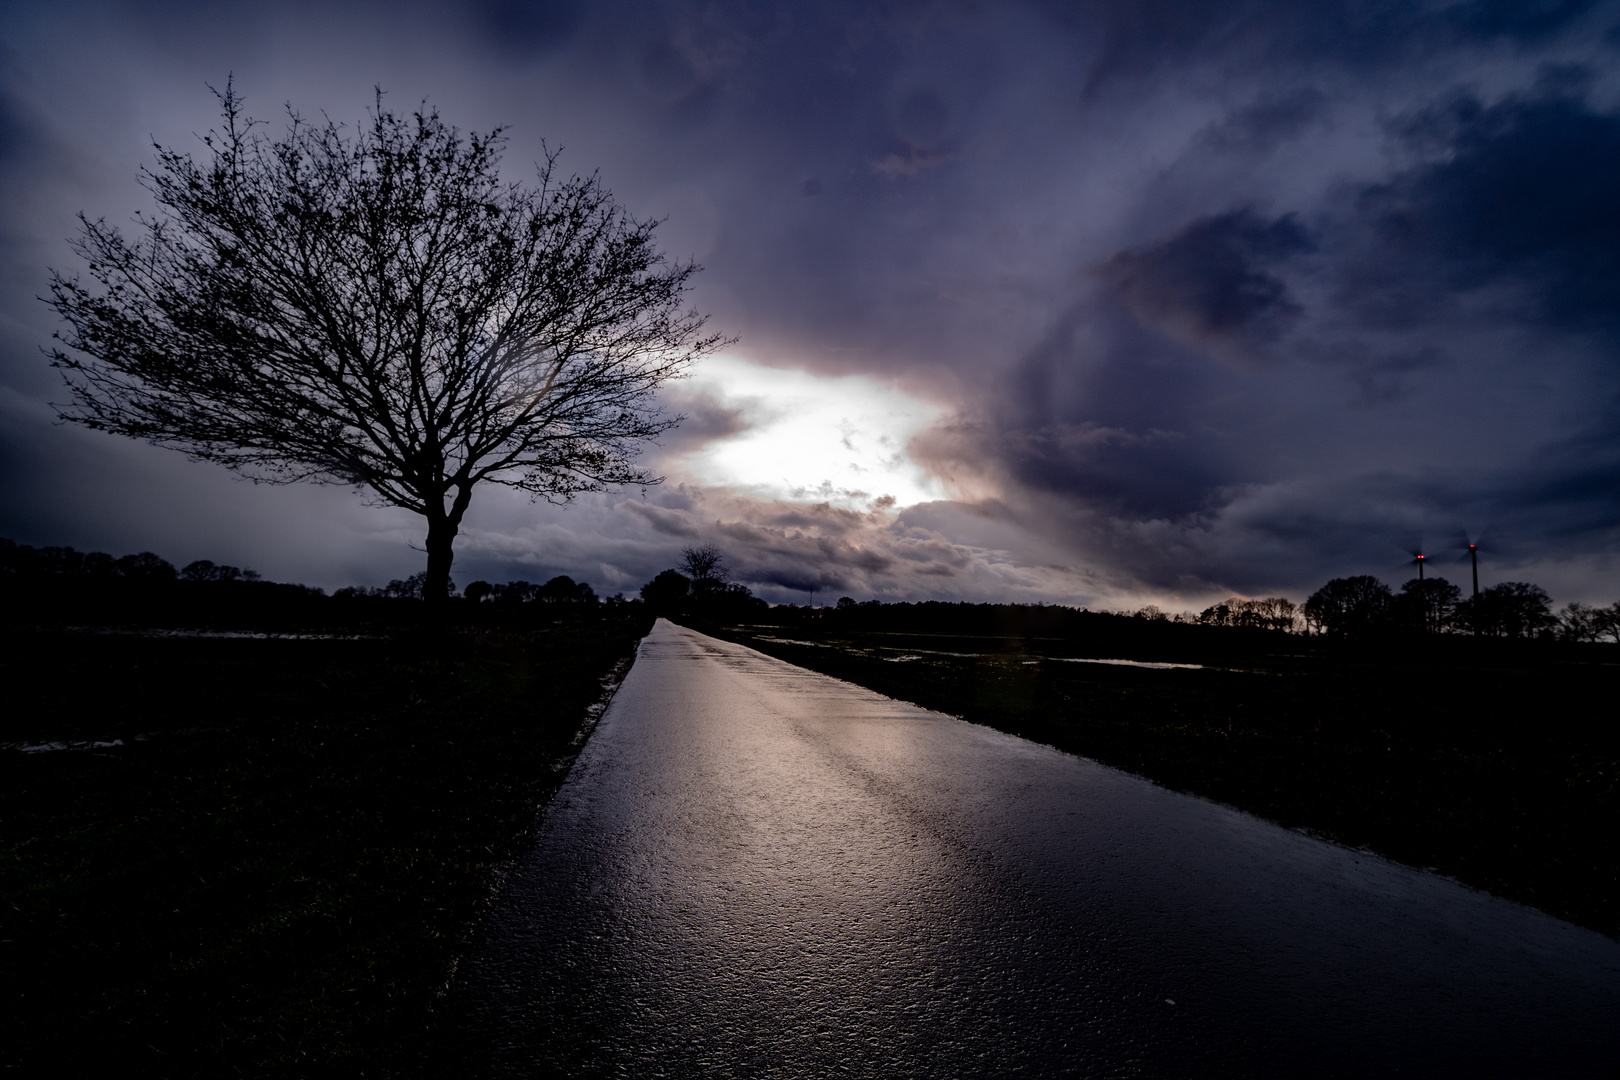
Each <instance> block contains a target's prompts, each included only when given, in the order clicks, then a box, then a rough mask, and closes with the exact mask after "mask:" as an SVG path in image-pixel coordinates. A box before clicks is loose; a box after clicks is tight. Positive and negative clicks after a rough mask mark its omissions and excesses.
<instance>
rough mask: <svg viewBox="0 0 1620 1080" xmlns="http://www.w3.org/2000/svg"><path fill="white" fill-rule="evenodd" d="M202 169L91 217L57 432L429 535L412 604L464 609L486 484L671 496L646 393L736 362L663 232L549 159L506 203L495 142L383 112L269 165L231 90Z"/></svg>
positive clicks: (61, 280)
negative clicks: (131, 447) (333, 499)
mask: <svg viewBox="0 0 1620 1080" xmlns="http://www.w3.org/2000/svg"><path fill="white" fill-rule="evenodd" d="M218 96H219V99H220V105H221V107H222V111H223V127H222V128H221V129H220V130H217V131H212V132H210V133H209V134H208V135H207V136H206V137H205V138H204V139H203V142H204V144H205V146H206V148H207V153H206V154H205V155H204V156H203V160H202V161H201V162H198V161H194V160H193V159H192V157H191V156H190V155H189V154H184V153H181V152H179V151H176V150H172V149H167V148H164V147H161V146H159V147H157V148H156V150H157V166H156V168H155V169H150V170H144V171H143V176H142V183H143V185H144V186H145V187H146V189H147V190H148V191H149V192H150V193H151V194H152V196H153V198H154V199H155V201H156V203H157V206H158V213H157V214H156V215H153V216H144V215H142V216H138V217H137V220H136V227H137V232H138V234H139V235H138V238H137V239H135V240H133V241H131V240H126V239H125V238H124V237H123V236H122V235H121V234H120V233H119V231H118V230H117V229H116V228H114V227H113V226H111V225H108V224H107V223H106V222H105V221H104V220H100V219H96V220H92V219H91V218H89V217H87V216H85V215H82V214H81V215H80V222H81V232H80V235H79V236H78V238H77V239H76V240H75V242H74V250H75V251H76V252H77V253H78V254H79V255H80V256H81V257H83V258H84V260H85V261H86V263H87V265H88V271H89V276H90V279H91V281H92V282H93V286H92V287H87V286H86V285H83V284H81V283H80V281H79V279H78V277H76V276H65V275H63V274H61V273H57V272H55V271H53V272H52V274H51V280H50V297H49V299H48V300H47V302H48V303H50V304H51V306H52V307H53V308H55V310H56V312H57V313H58V314H59V315H60V316H61V317H62V319H63V320H65V322H66V323H67V326H66V328H65V329H64V330H62V331H61V332H60V333H59V334H58V335H57V336H58V338H59V339H60V340H61V343H62V347H61V348H56V349H53V350H52V351H51V353H50V356H51V360H52V363H53V365H54V366H55V367H57V368H58V369H59V370H60V371H61V372H62V374H63V376H64V378H65V380H66V382H67V385H68V387H69V390H70V392H71V395H72V402H71V404H69V405H66V406H62V407H60V408H59V413H60V415H61V417H62V418H63V419H64V420H69V421H72V422H75V423H80V424H84V425H85V426H87V427H90V428H93V429H96V430H101V431H109V432H113V433H115V434H119V435H125V436H128V437H131V438H137V439H142V440H145V441H147V442H150V443H153V444H155V445H158V446H166V447H170V448H173V449H178V450H180V451H182V452H184V453H185V454H187V455H188V456H189V457H192V458H194V459H200V460H204V461H211V462H216V463H219V464H222V465H224V466H226V467H227V468H230V469H233V470H236V471H237V472H239V473H241V474H243V475H244V476H247V477H249V478H250V479H253V480H254V481H256V482H258V481H263V482H271V483H291V482H296V481H305V480H307V481H313V482H317V483H337V484H347V485H352V486H354V487H355V488H357V489H363V490H367V491H369V492H370V494H371V495H372V496H373V497H374V498H375V499H377V500H378V501H380V502H382V503H386V504H389V505H393V506H399V507H403V508H405V509H407V510H411V511H413V512H415V513H417V514H420V515H422V516H423V517H424V518H425V519H426V523H427V539H426V547H427V569H426V571H425V575H426V576H425V579H424V581H425V583H424V585H423V587H422V588H421V590H420V595H423V596H425V597H426V598H427V599H429V600H435V601H436V600H440V599H443V598H444V597H446V596H448V595H449V594H450V587H449V580H450V568H451V563H452V561H453V558H454V550H453V549H454V541H455V537H456V535H457V533H458V531H459V529H460V526H461V523H462V520H463V518H464V515H465V514H466V512H467V508H468V505H469V503H470V501H471V498H472V493H473V491H474V489H475V488H476V487H477V486H478V485H479V484H482V483H485V482H489V483H497V484H504V485H507V486H510V487H515V488H517V489H519V490H522V491H525V492H528V493H529V494H530V495H531V496H532V497H534V498H544V499H547V500H551V501H566V500H568V499H569V498H571V497H573V496H574V495H576V494H578V493H580V492H587V491H598V490H603V489H606V488H609V487H613V486H617V485H624V484H653V483H657V482H659V480H660V479H661V478H660V477H657V476H654V475H653V474H651V473H649V472H647V471H646V470H644V469H642V468H639V467H638V466H636V465H635V463H634V462H633V457H634V455H635V453H636V452H637V450H638V449H639V447H640V446H641V445H642V444H644V443H645V442H646V441H647V440H650V439H652V438H654V437H655V436H657V435H658V434H659V433H661V432H664V431H666V430H668V429H669V428H670V427H671V426H673V425H674V424H675V423H677V422H678V420H679V417H672V416H669V415H666V414H664V413H663V412H662V411H661V410H660V409H659V408H658V406H657V404H656V401H655V400H654V393H655V391H657V390H658V388H659V387H660V386H661V385H662V384H664V383H665V382H667V381H668V380H670V379H674V378H678V377H680V376H681V375H682V374H683V373H684V372H685V370H686V369H687V367H688V366H689V365H690V364H691V363H692V362H693V361H694V360H695V359H697V358H699V357H701V356H703V355H705V354H707V353H709V352H711V351H713V350H714V349H716V348H718V347H719V346H720V345H721V344H723V339H722V338H720V337H719V336H718V335H713V334H710V335H705V334H704V333H703V326H704V322H705V317H704V316H702V315H700V314H698V313H697V312H696V311H694V310H691V309H688V308H685V307H684V300H683V296H684V293H685V291H686V289H687V288H688V282H689V279H690V278H691V276H692V275H693V274H694V273H696V272H697V270H698V267H697V266H696V265H695V264H693V263H691V262H684V263H682V262H675V263H671V262H668V261H666V260H665V259H664V257H663V256H662V255H661V254H660V252H659V251H658V249H657V246H656V245H655V243H654V237H653V233H654V229H655V228H656V227H657V222H655V221H638V220H636V219H634V218H633V217H631V216H630V215H629V214H627V213H626V212H625V211H624V210H623V209H622V208H621V207H620V206H619V205H618V204H617V203H616V202H615V201H614V199H613V197H612V195H611V194H610V193H609V192H608V191H607V190H606V189H605V188H604V187H603V186H602V184H601V182H600V181H599V180H598V179H597V177H596V176H594V175H591V176H587V177H583V178H582V177H577V176H576V177H571V178H567V179H564V178H562V177H561V176H560V175H559V174H558V173H557V172H556V170H555V165H556V160H557V159H556V155H555V154H551V153H548V155H547V156H546V157H545V158H544V159H543V160H542V161H541V162H540V163H539V165H538V173H537V176H536V177H535V181H534V183H533V184H532V185H525V184H521V183H508V182H505V181H503V180H502V179H501V178H500V171H499V165H500V158H501V152H502V149H503V147H504V141H505V140H504V135H503V134H502V131H501V129H499V128H497V129H495V130H494V131H491V132H487V133H472V134H466V135H463V134H462V133H460V132H458V131H457V130H456V129H455V128H453V127H450V126H449V125H447V124H446V123H445V122H444V121H443V120H441V119H440V117H439V114H438V113H437V112H436V111H433V110H431V109H427V108H426V107H425V106H424V108H423V110H421V111H418V112H416V113H414V114H413V115H411V116H409V117H399V116H396V115H394V114H393V113H392V112H389V111H387V110H386V109H384V108H383V105H382V94H381V91H379V92H378V95H377V104H376V110H375V113H374V114H373V116H372V117H371V119H370V122H369V123H368V124H364V125H361V127H360V128H359V129H358V130H357V132H355V133H350V132H349V131H347V130H346V129H345V128H344V127H342V126H341V125H338V124H336V123H334V122H331V121H327V122H325V123H323V124H311V123H308V122H306V121H304V120H303V119H302V118H301V117H300V116H299V115H298V114H297V113H295V112H293V111H292V110H291V109H290V108H289V110H288V125H287V130H286V133H285V135H284V136H282V137H281V138H277V139H272V138H270V137H268V136H266V135H264V134H263V133H261V132H260V131H259V130H258V129H259V127H260V126H261V125H260V124H258V123H257V122H255V121H253V120H251V119H249V118H247V117H246V116H245V115H244V114H243V112H242V104H241V100H240V98H239V97H238V96H237V95H236V93H235V91H234V89H232V88H231V87H230V86H229V85H227V88H226V90H225V92H224V93H222V94H219V95H218Z"/></svg>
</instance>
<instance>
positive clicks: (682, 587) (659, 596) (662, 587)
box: [641, 570, 692, 612]
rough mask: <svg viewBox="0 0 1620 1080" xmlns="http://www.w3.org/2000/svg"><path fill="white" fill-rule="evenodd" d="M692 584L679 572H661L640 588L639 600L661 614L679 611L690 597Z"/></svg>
mask: <svg viewBox="0 0 1620 1080" xmlns="http://www.w3.org/2000/svg"><path fill="white" fill-rule="evenodd" d="M691 590H692V583H691V582H690V581H689V580H687V578H686V576H685V575H684V574H682V573H681V572H680V571H679V570H663V571H660V572H659V574H658V576H657V577H655V578H653V579H652V580H651V581H649V582H647V584H645V585H643V586H642V587H641V598H642V600H644V601H646V602H647V604H648V605H649V606H650V607H652V608H655V609H657V610H658V611H663V612H674V611H679V610H680V609H681V607H682V606H683V605H684V604H685V603H686V598H687V596H688V595H690V593H691Z"/></svg>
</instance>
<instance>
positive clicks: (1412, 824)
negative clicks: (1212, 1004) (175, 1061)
mask: <svg viewBox="0 0 1620 1080" xmlns="http://www.w3.org/2000/svg"><path fill="white" fill-rule="evenodd" d="M702 629H704V631H705V632H708V633H715V634H717V635H718V636H721V637H725V638H727V639H729V640H732V641H737V642H740V643H742V644H746V645H749V646H752V647H753V648H756V649H759V650H760V651H761V652H765V653H768V654H770V655H772V656H776V657H778V658H780V659H783V660H787V661H789V662H790V663H794V664H798V665H800V666H802V667H807V668H810V669H812V670H815V671H820V672H824V673H826V674H828V675H833V676H836V677H838V678H841V679H846V680H848V681H850V682H853V683H857V684H859V685H861V686H865V687H868V688H870V689H873V690H876V691H878V692H880V693H883V694H887V695H890V696H892V697H895V698H899V699H901V700H905V701H911V702H915V703H916V704H919V705H922V706H924V707H925V708H930V709H936V710H939V711H941V712H946V713H950V714H952V715H956V716H960V717H962V718H963V719H966V720H969V721H972V722H974V723H978V724H984V725H986V726H988V727H993V728H996V729H998V730H1001V731H1006V732H1009V733H1011V734H1014V735H1020V736H1023V737H1025V738H1028V739H1032V740H1034V741H1036V742H1042V743H1046V744H1048V745H1051V746H1055V747H1057V748H1059V749H1061V750H1067V751H1070V752H1072V753H1076V754H1082V755H1084V756H1086V757H1090V758H1093V759H1095V760H1098V761H1101V762H1104V763H1105V764H1108V765H1112V766H1115V767H1117V768H1120V769H1124V770H1126V771H1129V772H1132V773H1136V774H1138V775H1140V776H1144V777H1147V778H1148V779H1150V780H1153V781H1155V782H1157V783H1159V784H1162V785H1164V786H1166V787H1169V788H1173V789H1176V790H1179V791H1185V792H1189V793H1192V794H1196V795H1201V796H1204V797H1206V798H1211V799H1215V800H1218V801H1221V802H1224V803H1227V804H1229V805H1232V806H1236V807H1238V808H1240V809H1243V810H1246V811H1249V812H1251V813H1254V814H1256V815H1259V816H1261V817H1265V818H1268V819H1270V820H1273V821H1276V822H1279V823H1281V824H1283V825H1287V826H1290V827H1294V828H1302V829H1306V830H1310V831H1313V832H1315V833H1318V834H1320V835H1322V836H1324V837H1327V838H1329V839H1333V840H1336V841H1338V842H1341V843H1344V844H1347V845H1349V846H1352V847H1364V848H1368V849H1371V850H1373V851H1376V852H1378V853H1380V854H1382V855H1386V856H1388V857H1391V858H1394V859H1396V860H1399V861H1401V862H1405V863H1408V864H1411V865H1415V866H1420V867H1429V868H1434V869H1437V870H1439V871H1441V872H1442V873H1445V874H1448V875H1451V876H1453V877H1455V878H1457V879H1459V880H1461V881H1464V882H1466V883H1468V884H1471V885H1474V886H1477V887H1480V888H1484V889H1488V890H1490V891H1491V892H1494V893H1496V894H1498V895H1500V896H1505V897H1509V898H1511V899H1514V900H1518V901H1521V902H1523V903H1527V904H1531V905H1534V906H1537V907H1540V908H1542V909H1543V910H1545V911H1548V912H1551V913H1552V914H1555V915H1558V916H1560V917H1562V918H1566V919H1570V920H1572V921H1574V922H1578V923H1581V924H1583V925H1585V926H1589V927H1592V928H1594V929H1597V930H1600V931H1602V932H1604V933H1606V934H1609V935H1611V936H1612V935H1615V934H1616V933H1617V932H1620V847H1617V846H1616V845H1615V843H1614V838H1615V837H1616V836H1620V723H1616V721H1615V717H1614V714H1613V705H1612V703H1613V702H1614V700H1615V697H1616V690H1617V688H1620V666H1616V665H1615V664H1613V663H1602V662H1596V663H1594V662H1570V661H1569V660H1568V658H1567V654H1565V653H1562V652H1559V651H1548V650H1538V649H1534V648H1531V647H1528V646H1527V647H1524V648H1497V647H1495V646H1494V645H1487V643H1483V642H1479V643H1475V642H1469V641H1459V642H1453V643H1451V644H1450V645H1449V646H1446V647H1444V648H1442V647H1440V646H1436V647H1433V648H1416V649H1414V648H1406V649H1403V650H1401V651H1400V652H1390V653H1367V652H1352V651H1349V650H1344V649H1332V648H1325V647H1324V648H1321V649H1312V648H1305V647H1303V646H1301V645H1299V643H1298V642H1297V641H1294V642H1291V651H1290V652H1288V653H1286V654H1282V653H1275V654H1268V653H1267V651H1266V649H1265V647H1264V644H1263V640H1262V639H1263V637H1264V635H1262V636H1261V638H1256V639H1255V641H1256V642H1257V644H1256V645H1255V646H1254V647H1253V648H1251V649H1249V650H1248V651H1247V653H1244V654H1242V655H1237V654H1234V653H1233V652H1232V650H1231V648H1230V647H1229V646H1230V644H1231V643H1230V642H1229V641H1227V640H1226V639H1225V638H1224V637H1223V638H1221V639H1220V640H1219V641H1215V640H1214V638H1213V637H1212V638H1211V640H1212V642H1213V645H1214V647H1216V648H1218V649H1219V650H1220V654H1219V659H1218V660H1215V661H1214V662H1217V663H1220V664H1222V665H1233V667H1240V668H1241V670H1234V669H1233V667H1226V666H1223V667H1220V668H1215V667H1209V668H1205V669H1202V670H1192V669H1184V668H1183V669H1146V668H1137V667H1129V666H1116V665H1103V664H1094V663H1075V662H1072V661H1069V660H1065V659H1061V657H1063V656H1065V655H1067V656H1070V657H1072V656H1074V655H1076V653H1075V651H1074V649H1073V648H1067V647H1066V643H1064V642H1061V641H1032V640H1024V639H1017V638H1001V639H984V638H970V637H964V636H947V635H907V634H896V633H888V634H881V633H860V632H837V633H823V632H820V631H817V630H815V629H813V628H805V627H797V626H796V627H793V628H792V629H790V630H786V629H773V628H768V627H753V628H750V627H711V626H704V627H702ZM1067 644H1068V645H1072V644H1073V643H1067ZM1504 644H1505V643H1504ZM1475 645H1479V646H1485V647H1484V648H1480V649H1475V648H1474V646H1475ZM953 653H954V654H959V655H951V654H953ZM1589 653H1590V651H1588V653H1582V654H1580V655H1581V656H1583V657H1584V656H1588V655H1589ZM962 654H965V655H962ZM1091 655H1098V654H1097V653H1095V652H1093V653H1092V654H1091ZM1103 655H1107V654H1106V653H1104V654H1103ZM1590 655H1596V654H1595V653H1590ZM1606 655H1607V654H1605V656H1606ZM1141 659H1154V658H1153V657H1147V656H1143V657H1141ZM1176 659H1177V660H1178V661H1182V662H1189V661H1190V662H1197V661H1199V660H1200V657H1199V656H1197V655H1196V651H1194V652H1187V651H1186V650H1183V652H1182V653H1181V654H1178V655H1177V656H1176Z"/></svg>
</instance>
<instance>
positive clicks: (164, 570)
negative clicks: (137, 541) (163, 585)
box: [115, 551, 176, 581]
mask: <svg viewBox="0 0 1620 1080" xmlns="http://www.w3.org/2000/svg"><path fill="white" fill-rule="evenodd" d="M115 565H116V566H117V567H118V572H119V573H120V574H122V575H123V576H124V577H127V578H136V579H138V580H141V581H173V580H174V579H175V576H176V572H175V569H174V566H173V565H172V564H170V563H169V562H167V561H166V560H164V559H161V558H159V557H158V556H156V555H154V554H152V553H151V552H150V551H143V552H140V553H139V554H137V555H125V556H124V557H123V558H122V559H119V560H118V562H117V563H116V564H115Z"/></svg>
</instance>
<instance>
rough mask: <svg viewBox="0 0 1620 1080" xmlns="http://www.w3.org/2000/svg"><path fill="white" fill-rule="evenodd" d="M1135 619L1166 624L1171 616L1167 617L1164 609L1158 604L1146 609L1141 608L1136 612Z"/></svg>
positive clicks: (1148, 606) (1150, 605)
mask: <svg viewBox="0 0 1620 1080" xmlns="http://www.w3.org/2000/svg"><path fill="white" fill-rule="evenodd" d="M1134 617H1135V618H1138V619H1145V620H1147V621H1148V622H1165V621H1167V620H1168V619H1169V618H1170V616H1168V615H1166V614H1165V613H1164V611H1163V609H1161V608H1160V607H1158V606H1157V605H1156V604H1148V605H1147V606H1146V607H1143V608H1139V609H1138V610H1137V611H1136V612H1135V616H1134Z"/></svg>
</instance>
